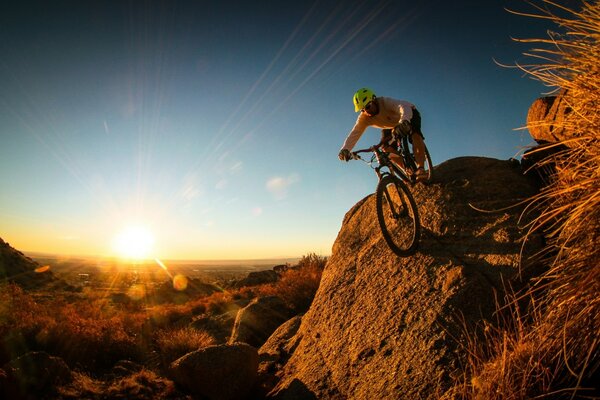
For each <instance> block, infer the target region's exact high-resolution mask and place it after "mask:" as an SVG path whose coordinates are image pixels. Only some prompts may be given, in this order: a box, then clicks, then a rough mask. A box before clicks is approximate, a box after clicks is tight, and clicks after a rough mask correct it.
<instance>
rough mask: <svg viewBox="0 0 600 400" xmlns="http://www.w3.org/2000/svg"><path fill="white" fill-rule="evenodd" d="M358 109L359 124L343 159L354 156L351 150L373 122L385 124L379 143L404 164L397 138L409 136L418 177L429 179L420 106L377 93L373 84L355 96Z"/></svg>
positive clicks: (348, 143) (340, 155)
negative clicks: (380, 95) (418, 107)
mask: <svg viewBox="0 0 600 400" xmlns="http://www.w3.org/2000/svg"><path fill="white" fill-rule="evenodd" d="M353 102H354V111H355V112H358V111H360V114H359V115H358V118H357V119H356V124H354V127H353V128H352V130H351V131H350V133H349V134H348V137H347V138H346V140H345V141H344V145H343V146H342V149H341V150H340V152H339V154H338V158H339V159H340V160H342V161H348V160H350V159H351V158H352V154H351V151H352V149H353V148H354V145H356V143H357V142H358V140H359V139H360V137H361V136H362V134H363V133H364V132H365V130H366V129H367V128H368V127H369V126H373V127H376V128H381V141H380V142H379V144H378V146H381V147H382V149H383V150H384V151H385V152H387V153H389V154H390V160H391V161H393V162H394V163H395V164H397V165H399V166H400V167H402V168H404V161H403V160H402V157H401V156H400V154H399V152H398V146H397V144H396V140H397V138H400V137H402V136H403V135H406V136H408V139H409V141H410V142H411V143H412V145H413V150H414V153H415V161H416V163H417V171H416V179H417V182H422V181H424V180H426V179H427V173H426V172H425V169H424V168H423V165H424V163H425V144H424V142H423V140H424V137H423V133H422V132H421V114H420V113H419V111H418V110H417V108H416V107H415V106H414V105H413V104H411V103H409V102H408V101H405V100H396V99H393V98H391V97H377V96H375V93H374V92H373V91H372V90H371V89H369V88H361V89H359V90H357V91H356V93H355V94H354V98H353Z"/></svg>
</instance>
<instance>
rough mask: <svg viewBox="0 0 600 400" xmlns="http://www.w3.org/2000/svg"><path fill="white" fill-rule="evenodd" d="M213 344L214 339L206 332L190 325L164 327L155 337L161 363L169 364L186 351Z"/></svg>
mask: <svg viewBox="0 0 600 400" xmlns="http://www.w3.org/2000/svg"><path fill="white" fill-rule="evenodd" d="M213 344H215V339H214V338H213V337H212V336H211V335H210V334H209V333H208V332H205V331H202V330H198V329H194V328H190V327H184V328H175V329H165V330H163V331H161V332H159V333H158V335H157V338H156V345H157V347H158V351H159V353H160V356H161V358H162V362H163V365H169V364H170V363H171V362H173V361H175V360H177V359H178V358H179V357H182V356H184V355H186V354H187V353H190V352H192V351H196V350H198V349H201V348H204V347H208V346H210V345H213Z"/></svg>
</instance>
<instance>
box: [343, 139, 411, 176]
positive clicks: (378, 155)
mask: <svg viewBox="0 0 600 400" xmlns="http://www.w3.org/2000/svg"><path fill="white" fill-rule="evenodd" d="M367 152H372V153H373V156H372V157H371V161H366V160H364V159H363V158H361V157H360V156H359V155H358V153H367ZM353 154H354V155H355V157H356V158H357V159H360V160H362V161H364V162H365V163H367V164H369V165H370V166H371V168H373V170H374V171H375V173H376V174H377V178H378V179H379V180H380V181H381V179H382V178H383V177H384V176H385V175H395V176H397V177H398V178H400V179H402V180H403V181H404V182H406V183H409V184H412V183H413V181H412V180H411V178H410V177H409V176H408V175H407V174H406V172H405V171H403V170H402V169H401V168H399V167H397V166H396V165H394V163H393V162H392V161H391V160H390V156H389V153H387V152H385V151H383V150H381V149H380V146H379V145H375V146H372V147H370V148H368V149H362V150H357V151H355V152H353ZM402 157H403V158H405V157H404V154H402ZM375 160H377V164H378V165H377V166H375V167H374V166H373V164H374V163H375ZM382 168H387V169H388V170H387V171H382V170H381V169H382Z"/></svg>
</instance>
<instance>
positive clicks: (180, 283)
mask: <svg viewBox="0 0 600 400" xmlns="http://www.w3.org/2000/svg"><path fill="white" fill-rule="evenodd" d="M187 286H188V278H187V277H186V276H184V275H181V274H177V275H175V277H174V278H173V288H174V289H175V290H177V291H178V292H183V291H184V290H185V289H187Z"/></svg>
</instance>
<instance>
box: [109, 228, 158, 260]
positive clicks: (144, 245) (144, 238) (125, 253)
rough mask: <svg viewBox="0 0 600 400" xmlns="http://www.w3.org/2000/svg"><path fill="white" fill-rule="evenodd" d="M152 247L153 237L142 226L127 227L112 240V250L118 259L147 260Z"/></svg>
mask: <svg viewBox="0 0 600 400" xmlns="http://www.w3.org/2000/svg"><path fill="white" fill-rule="evenodd" d="M153 246H154V235H153V234H152V232H150V230H148V229H147V228H145V227H142V226H129V227H126V228H125V229H123V230H122V231H121V232H119V233H118V234H117V235H116V236H115V238H114V240H113V249H114V251H115V252H116V253H117V255H118V256H119V257H122V258H126V259H134V260H141V259H144V258H147V257H148V256H149V255H150V254H151V252H152V248H153Z"/></svg>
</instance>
